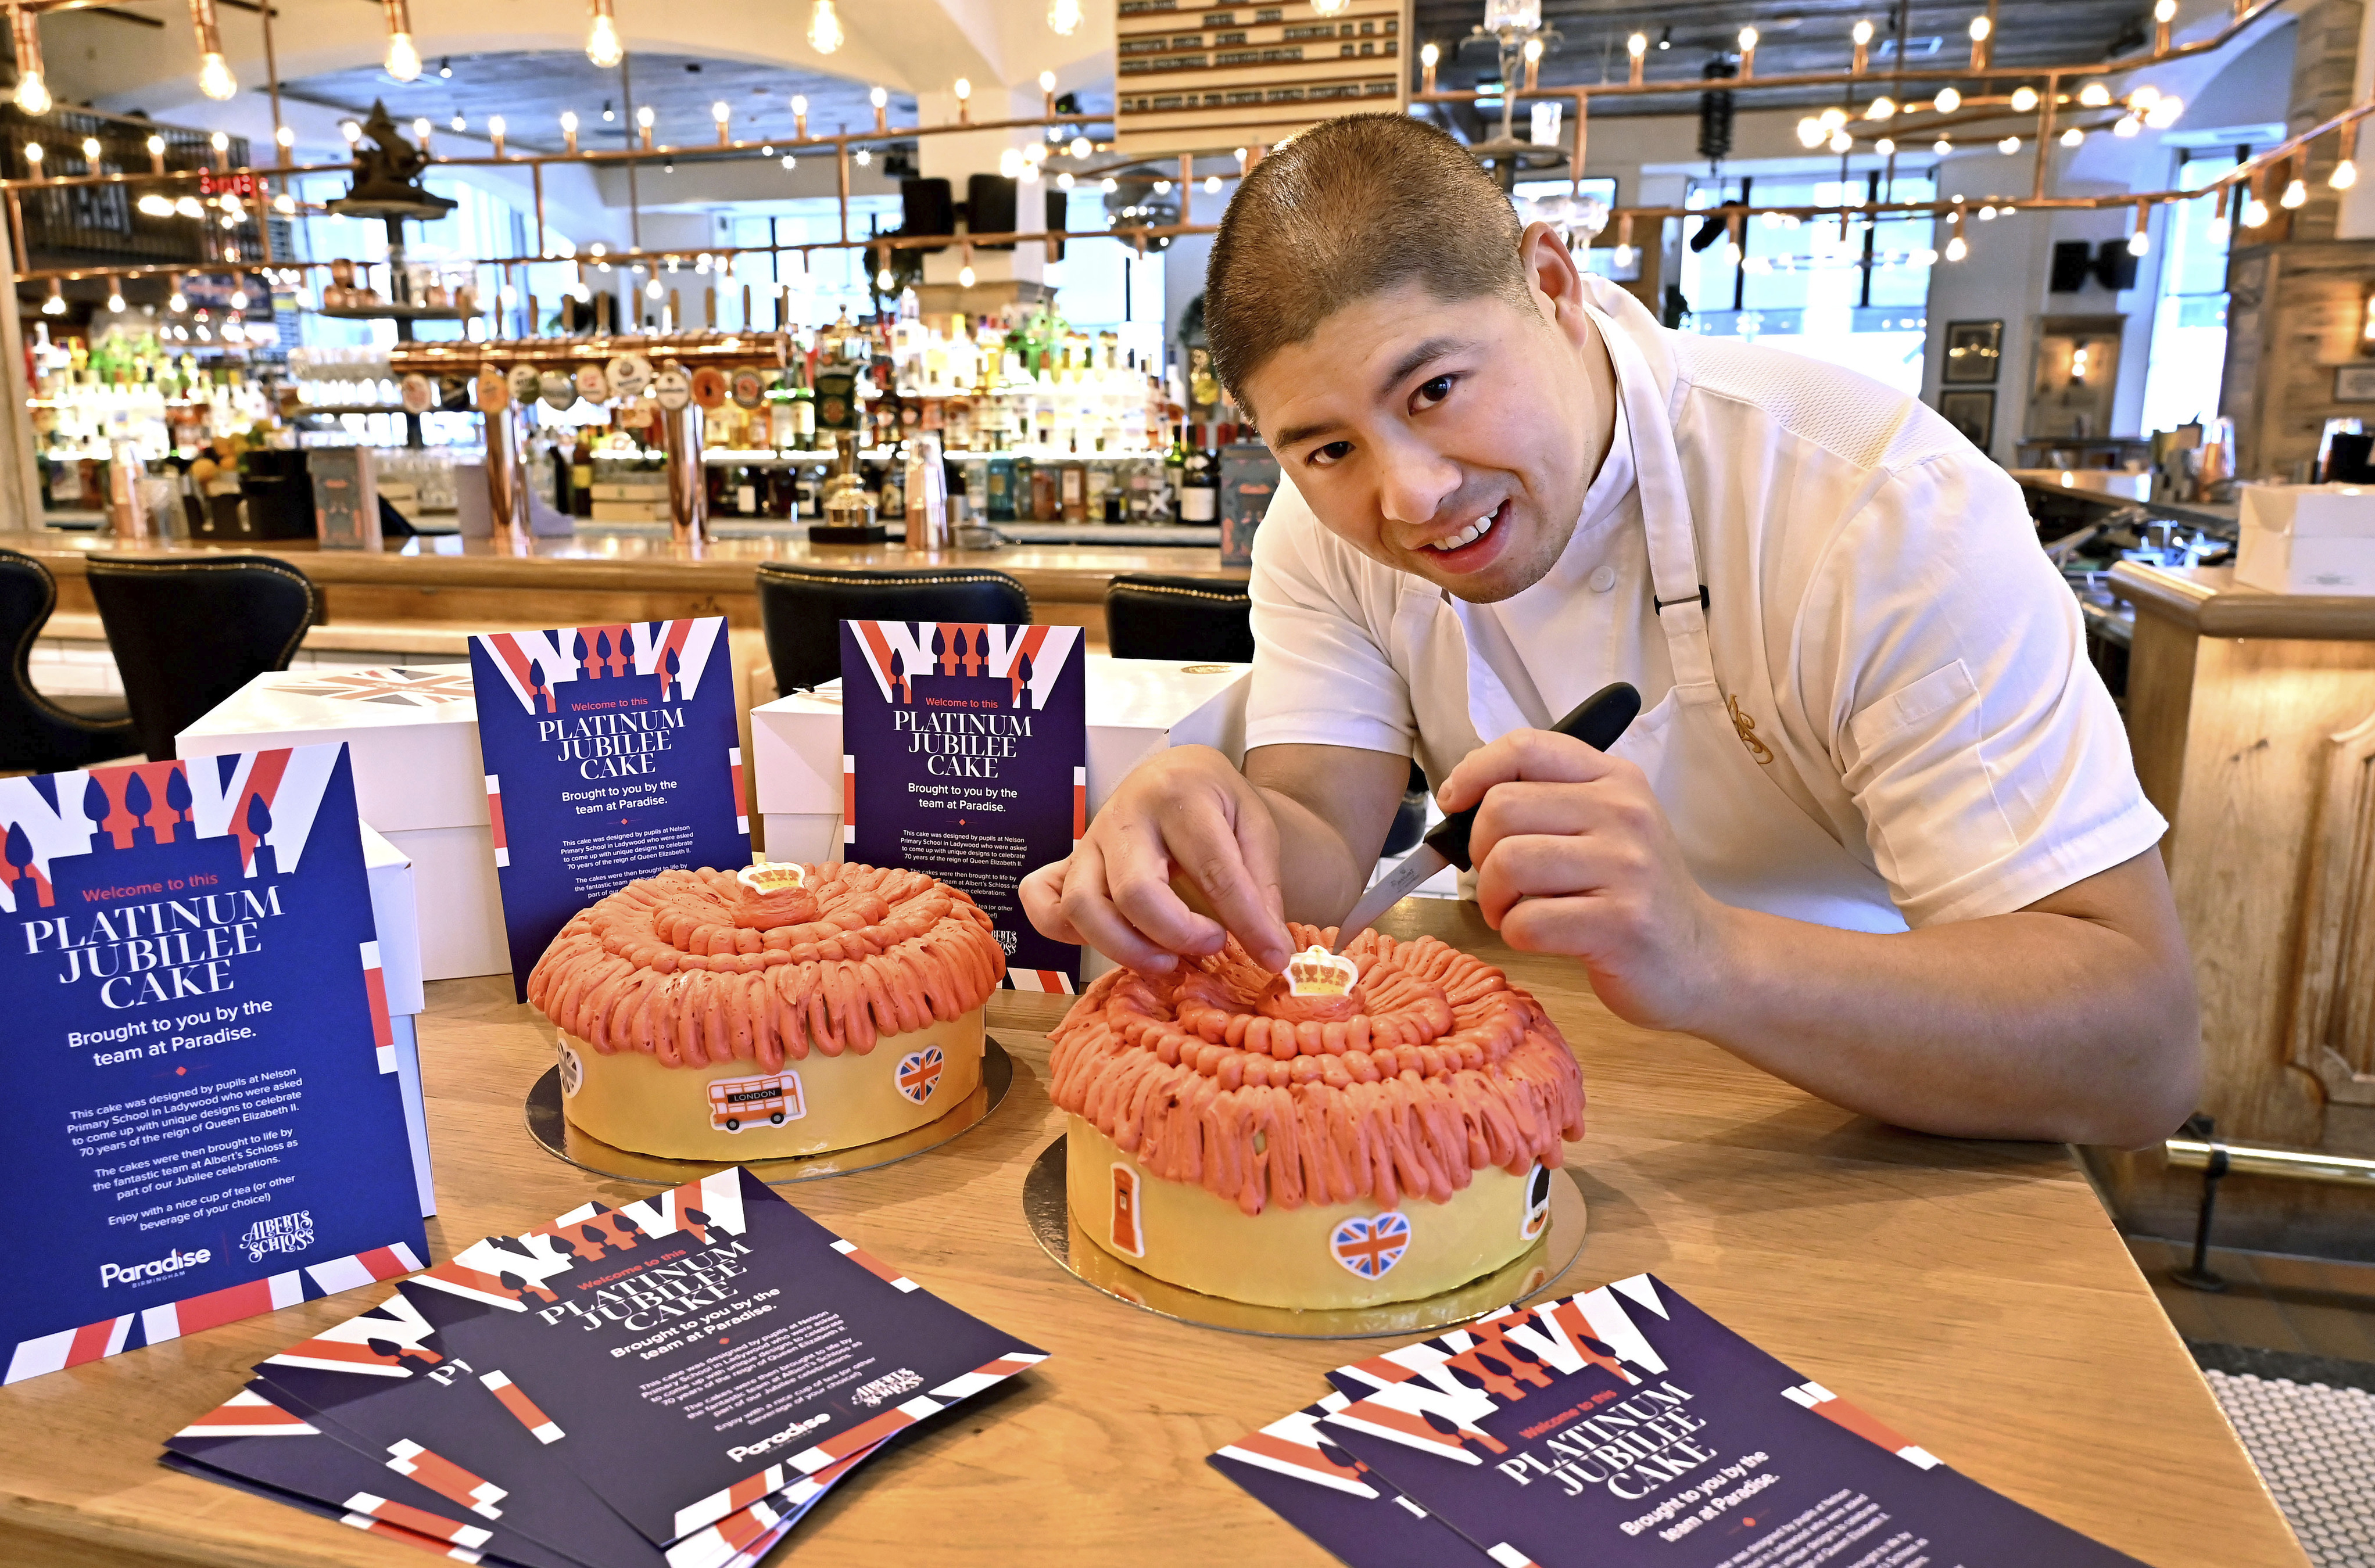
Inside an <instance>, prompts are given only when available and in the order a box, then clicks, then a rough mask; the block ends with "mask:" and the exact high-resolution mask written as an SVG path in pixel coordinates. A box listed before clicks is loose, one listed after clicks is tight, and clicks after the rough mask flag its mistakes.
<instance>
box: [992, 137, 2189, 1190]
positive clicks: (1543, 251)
mask: <svg viewBox="0 0 2375 1568" xmlns="http://www.w3.org/2000/svg"><path fill="white" fill-rule="evenodd" d="M1204 319H1205V330H1206V332H1207V335H1208V336H1209V338H1210V340H1211V348H1212V359H1213V363H1214V366H1215V368H1216V370H1217V371H1218V373H1219V374H1220V376H1221V378H1222V380H1223V382H1224V383H1225V384H1226V385H1227V386H1228V387H1229V389H1230V391H1231V392H1232V394H1233V395H1235V398H1236V401H1237V402H1238V404H1239V405H1240V406H1241V407H1244V408H1245V409H1246V410H1247V413H1248V414H1249V415H1250V416H1251V417H1252V418H1253V419H1256V420H1257V421H1258V424H1259V427H1260V429H1261V431H1262V434H1263V439H1264V441H1265V442H1267V443H1268V444H1269V446H1270V450H1271V451H1272V452H1273V453H1274V454H1276V456H1277V458H1278V461H1279V464H1280V466H1281V468H1282V471H1283V472H1284V474H1285V475H1286V476H1287V477H1288V478H1289V479H1291V480H1292V481H1293V483H1292V484H1291V485H1286V486H1282V487H1280V489H1279V493H1278V496H1277V499H1276V500H1275V501H1274V502H1273V503H1272V505H1271V507H1270V512H1269V513H1268V514H1267V516H1266V517H1265V519H1264V522H1263V525H1262V527H1261V530H1260V532H1259V534H1258V536H1257V540H1256V544H1255V547H1254V563H1253V582H1252V589H1251V592H1252V595H1253V628H1254V636H1255V642H1256V652H1255V656H1254V673H1253V681H1252V690H1251V695H1250V698H1249V701H1248V705H1247V720H1246V754H1245V763H1244V767H1243V770H1242V772H1241V771H1240V770H1239V769H1237V768H1235V767H1233V766H1231V765H1230V763H1229V762H1228V760H1227V759H1226V758H1225V757H1223V755H1222V754H1221V753H1219V752H1217V751H1213V750H1211V749H1204V748H1195V747H1182V748H1176V749H1171V750H1167V751H1164V752H1162V753H1160V754H1158V755H1157V756H1156V757H1154V758H1152V759H1151V760H1149V761H1148V762H1146V763H1144V764H1142V765H1141V766H1140V767H1139V768H1138V769H1137V770H1136V771H1135V772H1132V773H1131V774H1130V775H1129V776H1128V778H1127V779H1126V780H1125V781H1124V782H1123V783H1122V784H1121V785H1120V787H1119V788H1118V789H1117V790H1116V792H1115V793H1114V795H1113V796H1112V798H1111V799H1110V800H1109V801H1108V802H1107V803H1106V805H1105V808H1103V809H1102V810H1101V811H1100V812H1099V814H1098V816H1097V818H1096V819H1095V821H1094V822H1093V823H1092V824H1091V826H1090V829H1089V832H1088V835H1087V837H1086V838H1084V839H1083V840H1081V843H1080V846H1079V848H1078V849H1077V851H1076V852H1075V853H1074V854H1073V855H1071V856H1070V857H1069V859H1067V860H1065V861H1062V862H1059V863H1058V864H1056V865H1053V866H1049V867H1042V868H1041V869H1039V870H1038V871H1036V872H1034V873H1033V874H1032V876H1031V877H1030V878H1028V879H1027V880H1026V882H1025V884H1024V887H1023V899H1024V903H1025V906H1026V908H1027V909H1028V911H1029V913H1030V914H1031V917H1032V919H1033V920H1034V923H1036V925H1038V926H1039V928H1040V929H1041V930H1043V931H1045V932H1046V933H1047V934H1049V935H1050V936H1054V937H1059V938H1060V939H1063V940H1066V941H1084V942H1086V943H1088V944H1090V945H1091V946H1093V947H1095V948H1097V949H1100V950H1101V951H1103V952H1105V954H1107V955H1108V956H1110V957H1112V958H1114V959H1115V960H1117V961H1119V962H1122V963H1125V964H1128V965H1130V966H1132V967H1135V968H1138V969H1140V970H1141V971H1147V972H1157V971H1161V970H1164V969H1166V968H1168V967H1169V966H1171V965H1172V964H1175V963H1176V962H1178V961H1179V960H1180V958H1181V957H1182V956H1191V955H1198V954H1203V953H1209V952H1211V951H1213V950H1215V949H1217V948H1218V947H1219V946H1220V944H1221V942H1222V941H1223V928H1224V927H1225V930H1226V931H1227V932H1231V933H1234V934H1235V936H1236V937H1238V939H1239V940H1240V941H1242V942H1243V943H1244V944H1245V946H1246V947H1247V949H1248V950H1249V951H1251V952H1252V953H1253V954H1254V955H1255V957H1257V958H1258V959H1259V960H1260V961H1263V962H1264V963H1267V964H1269V965H1270V966H1271V967H1272V968H1280V967H1282V966H1283V964H1284V962H1285V960H1286V957H1287V954H1288V951H1289V939H1288V937H1287V934H1286V931H1285V928H1284V925H1283V924H1282V921H1283V920H1284V919H1287V918H1293V919H1296V920H1305V921H1310V922H1312V923H1314V924H1317V925H1329V924H1333V923H1335V922H1337V921H1339V920H1341V918H1342V917H1343V915H1344V914H1345V913H1346V912H1347V911H1348V910H1349V909H1350V908H1351V907H1352V905H1353V902H1354V901H1355V900H1356V899H1358V897H1359V896H1360V894H1361V892H1362V890H1363V889H1364V887H1365V885H1366V883H1367V881H1368V879H1369V874H1370V872H1371V870H1372V869H1373V868H1374V867H1375V866H1376V863H1377V854H1378V850H1379V847H1380V845H1381V844H1382V843H1383V842H1384V838H1385V834H1386V831H1387V829H1388V825H1389V823H1390V821H1391V819H1392V817H1393V815H1394V811H1395V808H1396V806H1397V804H1398V802H1399V800H1400V796H1401V794H1402V792H1403V789H1404V785H1405V783H1406V780H1407V778H1408V774H1409V768H1410V761H1411V760H1412V758H1415V760H1417V762H1418V763H1419V765H1420V766H1421V767H1422V768H1423V769H1424V772H1425V773H1426V776H1427V778H1428V780H1429V781H1430V782H1431V783H1432V784H1433V785H1434V787H1435V792H1436V799H1437V801H1438V803H1439V804H1440V805H1441V806H1442V807H1443V808H1445V809H1446V810H1448V811H1456V810H1459V809H1461V808H1466V807H1469V806H1471V805H1475V804H1477V803H1478V802H1479V801H1481V802H1482V803H1483V805H1482V809H1481V810H1480V811H1479V813H1478V815H1477V819H1476V824H1475V830H1474V833H1473V837H1472V839H1471V854H1472V855H1473V856H1474V858H1475V864H1476V874H1475V884H1474V895H1475V897H1476V899H1477V902H1479V904H1480V905H1481V906H1482V911H1483V917H1484V919H1485V921H1486V922H1487V923H1488V924H1489V925H1493V926H1494V927H1495V928H1496V929H1497V930H1498V931H1499V932H1500V933H1501V935H1502V937H1504V938H1505V939H1506V940H1507V942H1508V943H1509V945H1510V946H1511V947H1513V948H1516V949H1522V950H1527V951H1534V952H1542V953H1555V954H1564V955H1566V956H1568V957H1570V958H1572V959H1573V960H1574V961H1575V962H1576V963H1577V965H1578V966H1579V967H1580V968H1581V970H1582V971H1583V972H1584V973H1586V974H1588V975H1589V979H1590V983H1591V985H1592V988H1593V989H1594V990H1595V991H1596V992H1597V993H1598V995H1599V996H1600V998H1601V1001H1603V1002H1604V1003H1605V1004H1606V1005H1607V1006H1608V1007H1609V1008H1611V1009H1612V1010H1613V1011H1614V1012H1615V1013H1616V1014H1617V1015H1618V1016H1620V1017H1622V1018H1624V1019H1626V1020H1630V1021H1632V1022H1635V1023H1638V1024H1643V1025H1647V1026H1648V1027H1651V1028H1655V1029H1666V1030H1680V1031H1684V1032H1688V1033H1691V1034H1696V1035H1698V1036H1700V1037H1702V1038H1704V1039H1707V1040H1709V1041H1712V1042H1714V1043H1717V1044H1719V1045H1721V1046H1723V1047H1725V1048H1726V1049H1728V1050H1731V1051H1732V1052H1734V1053H1735V1054H1737V1055H1740V1056H1742V1057H1743V1058H1745V1059H1746V1060H1748V1061H1750V1062H1753V1063H1755V1065H1757V1066H1758V1067H1764V1068H1766V1069H1767V1070H1769V1071H1771V1072H1773V1073H1776V1074H1778V1075H1779V1076H1780V1077H1782V1078H1784V1079H1789V1080H1790V1082H1792V1083H1795V1084H1798V1085H1800V1086H1801V1087H1802V1088H1804V1089H1806V1090H1808V1091H1812V1092H1814V1093H1816V1094H1819V1095H1822V1096H1824V1097H1825V1098H1826V1099H1828V1100H1830V1101H1832V1102H1836V1103H1837V1104H1839V1105H1841V1106H1844V1107H1846V1108H1848V1109H1849V1110H1853V1111H1857V1112H1861V1113H1863V1114H1869V1115H1872V1116H1874V1117H1878V1118H1881V1119H1883V1120H1885V1121H1889V1122H1893V1123H1896V1124H1898V1125H1900V1126H1908V1127H1913V1128H1919V1129H1922V1130H1926V1131H1930V1132H1933V1133H1940V1134H1946V1135H1951V1136H1960V1137H1983V1138H2050V1139H2066V1140H2071V1141H2076V1142H2086V1143H2109V1144H2125V1145H2134V1144H2141V1143H2144V1142H2147V1141H2150V1140H2152V1139H2156V1138H2161V1137H2163V1136H2165V1135H2166V1134H2167V1133H2168V1131H2169V1130H2170V1129H2172V1128H2173V1127H2175V1126H2176V1125H2177V1124H2178V1123H2179V1122H2180V1120H2181V1119H2182V1118H2183V1117H2184V1116H2185V1115H2186V1114H2187V1113H2188V1112H2189V1111H2191V1110H2192V1107H2193V1097H2194V1093H2195V1090H2196V1088H2197V1085H2198V1083H2199V1078H2200V1063H2199V1055H2200V1023H2199V1014H2198V1008H2197V1005H2196V1001H2195V996H2194V984H2193V971H2192V960H2191V958H2190V957H2189V955H2188V953H2187V950H2186V946H2185V941H2184V938H2183V936H2182V935H2181V933H2180V930H2179V927H2178V922H2177V916H2176V912H2175V909H2174V906H2173V904H2172V902H2171V900H2170V897H2169V890H2168V879H2167V877H2166V876H2165V874H2164V872H2163V869H2162V865H2161V860H2160V856H2159V855H2158V853H2157V851H2156V847H2155V846H2156V844H2157V843H2158V841H2159V839H2160V837H2161V834H2162V832H2163V831H2164V830H2165V827H2166V824H2165V823H2164V822H2163V820H2162V819H2161V818H2160V816H2159V815H2158V813H2156V811H2155V810H2154V809H2153V808H2152V806H2151V805H2150V804H2149V803H2148V802H2147V801H2146V800H2145V796H2144V793H2143V791H2142V789H2141V788H2140V787H2139V785H2138V784H2137V782H2136V776H2135V771H2134V768H2133V764H2132V763H2131V760H2130V758H2129V754H2128V749H2127V744H2126V740H2125V737H2124V736H2123V734H2122V732H2121V722H2120V717H2119V714H2118V713H2117V712H2115V711H2114V709H2113V707H2112V705H2111V701H2110V699H2109V695H2108V694H2107V693H2106V692H2105V690H2103V686H2102V683H2101V681H2100V680H2099V679H2098V678H2097V676H2096V674H2095V672H2094V670H2093V668H2092V667H2091V666H2089V665H2088V663H2087V662H2086V656H2085V641H2084V634H2083V631H2082V623H2081V619H2080V615H2079V611H2078V607H2077V604H2076V602H2075V601H2074V598H2073V597H2072V595H2071V594H2070V592H2069V590H2068V589H2067V588H2066V587H2065V586H2064V584H2062V579H2061V577H2060V575H2059V574H2058V573H2057V572H2056V571H2055V570H2054V568H2053V566H2052V565H2051V564H2050V562H2049V561H2048V560H2046V558H2045V556H2044V554H2043V552H2042V551H2040V550H2039V549H2038V547H2037V542H2036V536H2035V531H2034V528H2033V526H2032V525H2031V524H2030V521H2029V519H2028V516H2027V514H2026V510H2025V508H2024V507H2023V505H2022V502H2021V498H2020V493H2019V490H2018V489H2017V487H2016V486H2015V484H2014V483H2013V481H2012V480H2011V479H2010V478H2009V477H2006V476H2005V475H2004V474H2003V471H2002V470H2000V469H1999V468H1997V467H1996V466H1994V465H1993V464H1992V463H1991V462H1990V461H1989V460H1988V459H1987V458H1986V457H1985V456H1983V455H1982V454H1980V453H1979V452H1978V451H1977V450H1976V449H1974V448H1973V447H1972V446H1971V445H1970V443H1969V442H1967V441H1965V440H1964V439H1963V438H1962V437H1961V436H1960V435H1959V434H1957V433H1956V431H1955V430H1954V429H1953V428H1952V427H1951V426H1949V425H1948V424H1947V423H1946V422H1945V421H1944V419H1940V418H1939V417H1938V416H1937V415H1936V414H1935V413H1934V412H1932V410H1931V409H1929V408H1927V407H1923V406H1922V405H1921V404H1920V402H1918V401H1916V400H1914V399H1911V398H1908V397H1907V396H1906V395H1903V394H1902V393H1899V392H1896V391H1894V390H1891V389H1889V388H1886V387H1884V386H1881V385H1879V384H1877V383H1873V382H1871V381H1869V380H1866V379H1864V378H1862V377H1861V376H1858V375H1855V374H1853V373H1851V372H1849V371H1844V370H1841V369H1837V368H1836V367H1833V366H1830V365H1826V364H1824V363H1821V362H1819V361H1816V360H1810V359H1807V358H1804V357H1802V356H1799V355H1796V354H1792V353H1790V352H1787V351H1785V350H1781V349H1775V348H1760V347H1757V346H1755V345H1754V344H1750V343H1744V342H1742V341H1740V340H1737V339H1734V338H1709V337H1699V336H1689V335H1685V334H1678V333H1674V332H1670V331H1667V330H1665V329H1663V328H1661V327H1660V325H1659V324H1657V322H1656V321H1655V320H1653V319H1652V318H1651V317H1650V315H1649V314H1648V312H1646V311H1645V310H1643V309H1642V307H1641V306H1640V305H1639V304H1638V303H1637V302H1636V301H1634V299H1633V298H1632V297H1631V296H1630V295H1629V294H1627V293H1625V291H1624V290H1622V289H1618V288H1616V287H1614V286H1613V285H1611V284H1609V283H1606V282H1604V281H1601V280H1600V279H1597V278H1594V277H1589V276H1588V275H1586V274H1584V273H1582V272H1581V271H1579V270H1578V269H1577V264H1576V262H1575V260H1574V258H1573V257H1572V256H1571V255H1570V254H1569V253H1568V252H1567V250H1566V247H1565V245H1564V244H1563V243H1562V242H1561V241H1560V240H1559V238H1558V236H1557V235H1556V234H1555V233H1554V232H1553V231H1552V230H1549V229H1547V228H1545V227H1544V226H1543V225H1541V224H1534V225H1532V226H1531V227H1528V228H1523V229H1522V230H1521V228H1520V226H1519V224H1518V219H1517V218H1516V216H1515V214H1514V213H1513V211H1512V209H1511V206H1510V204H1509V202H1508V200H1507V197H1505V196H1504V195H1502V194H1501V192H1500V191H1499V190H1498V188H1497V187H1496V186H1495V184H1494V183H1493V181H1492V180H1491V179H1490V178H1489V177H1488V176H1487V175H1486V174H1484V172H1483V171H1482V170H1481V169H1479V167H1478V166H1477V164H1476V163H1475V162H1474V160H1473V159H1471V157H1470V156H1469V154H1468V153H1467V151H1466V150H1465V149H1464V148H1462V147H1460V146H1459V144H1458V143H1457V142H1455V141H1453V140H1452V139H1451V138H1450V137H1449V136H1446V135H1444V134H1443V133H1442V132H1440V131H1438V130H1436V129H1434V128H1432V127H1430V126H1427V125H1424V124H1420V123H1418V122H1416V121H1413V120H1411V119H1408V118H1406V117H1403V116H1399V115H1360V116H1353V117H1348V118H1344V119H1340V120H1334V121H1330V122H1328V123H1327V124H1323V125H1321V126H1319V127H1318V128H1317V129H1315V130H1312V131H1310V132H1307V133H1306V134H1304V135H1303V136H1299V137H1296V138H1295V139H1294V140H1293V141H1292V142H1290V143H1289V144H1288V145H1286V146H1285V147H1282V148H1280V149H1278V150H1277V151H1275V152H1273V153H1272V154H1271V155H1270V157H1268V158H1266V159H1262V160H1261V161H1260V162H1259V163H1258V165H1256V167H1255V168H1254V169H1253V170H1252V171H1249V172H1248V173H1247V176H1246V178H1245V180H1244V183H1242V185H1241V186H1240V187H1239V190H1238V192H1237V195H1236V196H1235V200H1234V201H1233V202H1232V203H1231V204H1230V206H1229V210H1228V215H1227V217H1226V218H1225V219H1224V220H1223V224H1222V227H1221V231H1220V234H1219V236H1218V238H1217V240H1216V241H1215V242H1214V245H1213V248H1212V253H1211V264H1210V269H1209V272H1208V275H1207V281H1206V294H1205V318H1204ZM1619 679H1622V680H1627V681H1630V682H1631V683H1632V684H1633V685H1635V686H1636V687H1637V688H1638V689H1639V690H1640V691H1641V694H1642V699H1643V712H1642V713H1641V715H1640V717H1639V718H1637V720H1636V721H1635V722H1634V724H1633V725H1632V727H1631V728H1630V729H1629V730H1627V731H1626V732H1625V735H1624V737H1622V738H1621V739H1620V740H1618V741H1617V742H1616V743H1615V744H1614V745H1613V747H1612V748H1611V749H1610V750H1609V751H1607V752H1605V753H1602V752H1600V751H1597V750H1594V749H1592V748H1590V747H1589V746H1587V745H1585V744H1584V743H1583V742H1581V741H1577V740H1570V739H1568V738H1566V737H1564V736H1560V735H1556V734H1554V733H1550V732H1549V726H1550V725H1551V724H1553V723H1554V720H1555V719H1556V718H1557V716H1558V715H1560V714H1562V713H1566V711H1567V710H1568V709H1569V708H1571V707H1573V706H1574V705H1575V704H1576V703H1577V702H1578V701H1581V700H1582V699H1583V698H1584V697H1586V696H1588V695H1589V694H1590V693H1591V692H1592V691H1593V690H1597V689H1598V688H1600V687H1601V686H1602V685H1604V684H1606V683H1607V682H1610V681H1613V680H1619ZM1175 880H1176V881H1177V882H1180V883H1185V884H1188V885H1191V886H1192V889H1193V890H1194V891H1195V892H1198V893H1200V895H1201V897H1200V899H1198V900H1195V901H1193V902H1196V903H1199V904H1200V905H1201V906H1202V907H1203V908H1205V909H1209V910H1210V911H1211V912H1212V914H1217V916H1218V919H1217V920H1216V919H1214V918H1211V917H1210V916H1208V915H1207V914H1202V913H1199V911H1198V909H1196V908H1193V907H1191V902H1190V901H1189V900H1184V899H1183V898H1182V897H1181V896H1180V894H1179V892H1178V891H1177V890H1175Z"/></svg>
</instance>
